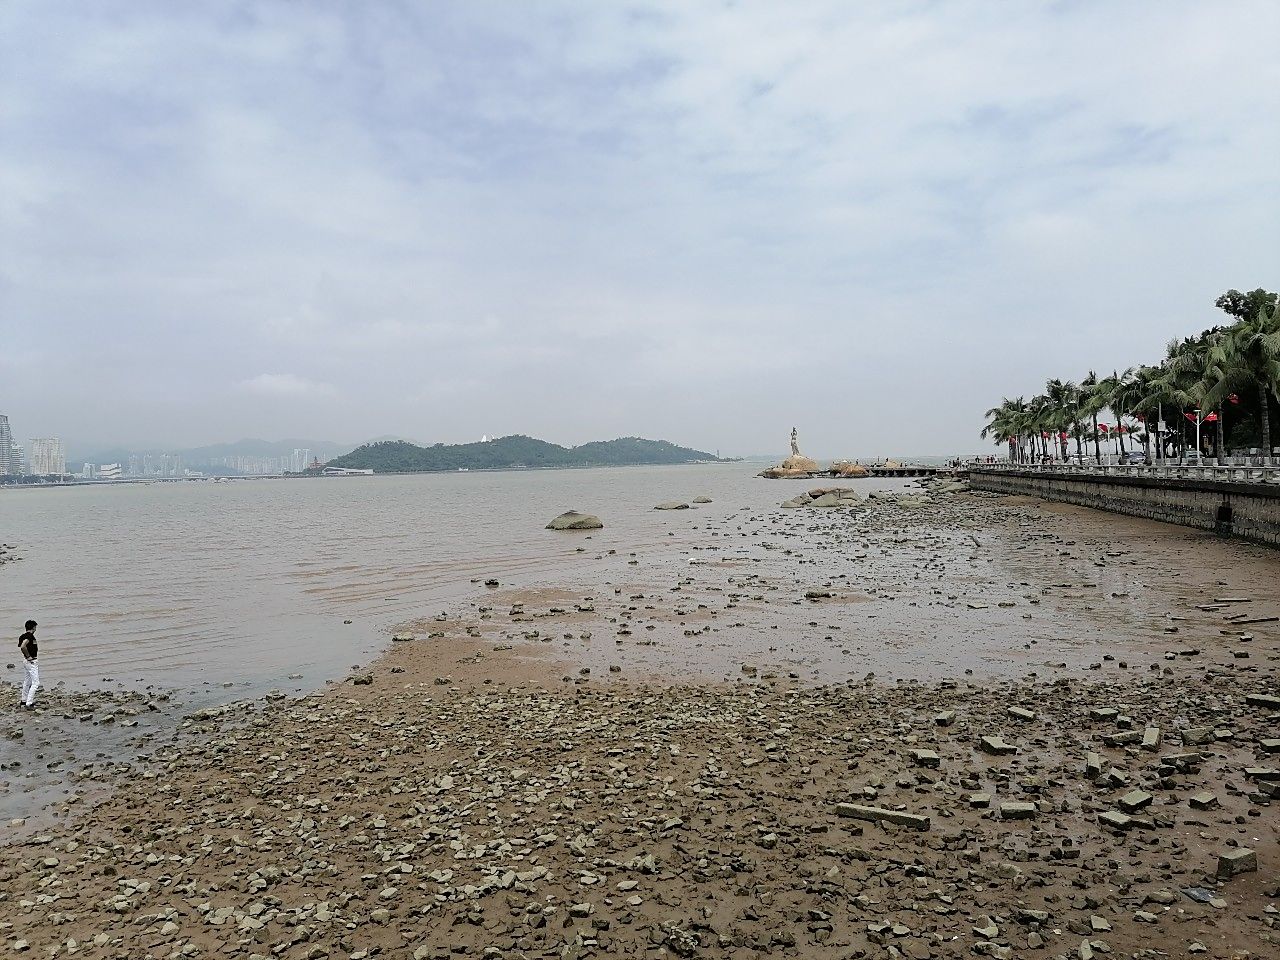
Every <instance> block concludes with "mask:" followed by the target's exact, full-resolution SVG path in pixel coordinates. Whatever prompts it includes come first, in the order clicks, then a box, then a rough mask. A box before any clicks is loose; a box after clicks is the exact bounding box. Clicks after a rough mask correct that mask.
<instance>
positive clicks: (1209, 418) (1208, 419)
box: [1204, 413, 1218, 423]
mask: <svg viewBox="0 0 1280 960" xmlns="http://www.w3.org/2000/svg"><path fill="white" fill-rule="evenodd" d="M1217 419H1218V415H1217V414H1216V413H1211V414H1209V415H1208V416H1207V417H1205V418H1204V422H1205V423H1214V422H1216V421H1217Z"/></svg>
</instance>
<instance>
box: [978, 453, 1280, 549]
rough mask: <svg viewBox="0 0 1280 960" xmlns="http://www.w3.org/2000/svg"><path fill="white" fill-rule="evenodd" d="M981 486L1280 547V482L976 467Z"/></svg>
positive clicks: (981, 487) (988, 489)
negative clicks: (1019, 470) (1115, 475)
mask: <svg viewBox="0 0 1280 960" xmlns="http://www.w3.org/2000/svg"><path fill="white" fill-rule="evenodd" d="M970 484H971V485H972V487H973V489H975V490H986V491H990V492H993V493H1008V494H1020V495H1023V496H1032V497H1040V498H1042V499H1044V500H1055V501H1059V502H1061V503H1074V504H1077V505H1079V506H1083V507H1094V508H1097V509H1099V510H1110V511H1112V512H1113V513H1126V514H1129V515H1130V516H1134V517H1145V518H1146V519H1148V520H1160V521H1163V522H1165V523H1176V524H1180V525H1182V526H1185V527H1198V528H1200V529H1202V530H1213V531H1216V532H1218V533H1221V534H1224V535H1230V536H1237V537H1243V538H1245V539H1248V540H1254V541H1257V542H1258V543H1266V544H1269V545H1271V546H1276V547H1280V486H1277V485H1275V484H1266V483H1246V482H1240V481H1220V480H1191V479H1165V478H1155V477H1136V476H1124V477H1113V476H1101V475H1098V476H1093V475H1070V474H1068V475H1054V474H1041V473H1033V472H1030V471H1028V472H1026V473H1017V472H1009V471H987V470H974V471H973V473H972V475H971V477H970Z"/></svg>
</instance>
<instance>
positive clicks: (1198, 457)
mask: <svg viewBox="0 0 1280 960" xmlns="http://www.w3.org/2000/svg"><path fill="white" fill-rule="evenodd" d="M1199 462H1200V408H1199V407H1196V463H1199Z"/></svg>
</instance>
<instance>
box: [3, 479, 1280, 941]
mask: <svg viewBox="0 0 1280 960" xmlns="http://www.w3.org/2000/svg"><path fill="white" fill-rule="evenodd" d="M656 516H658V517H662V518H663V519H662V520H661V521H660V522H662V523H666V524H669V525H670V528H669V532H670V533H671V537H670V540H671V541H672V542H671V544H670V547H669V548H668V550H667V551H666V553H665V554H663V555H661V556H659V555H658V553H659V552H658V551H649V552H637V553H635V554H632V555H630V556H628V555H626V554H625V553H618V554H617V555H616V556H614V555H612V554H610V553H609V552H607V551H602V552H601V555H602V557H603V558H604V559H605V560H607V561H611V562H616V568H614V569H616V576H614V577H612V578H610V579H608V580H607V582H597V583H594V584H564V585H561V586H555V587H549V586H538V585H526V584H512V585H503V584H499V583H498V582H497V581H496V580H491V581H490V582H489V583H487V584H483V583H482V584H478V585H477V588H476V589H477V592H476V595H475V598H474V601H473V603H472V604H471V605H470V607H468V608H466V609H459V610H453V611H445V612H443V613H441V614H440V615H438V616H434V617H428V618H425V619H423V620H422V621H420V622H416V623H412V624H406V625H404V627H403V628H402V629H401V630H400V631H398V634H397V635H398V637H400V638H401V639H402V640H403V641H404V642H400V643H394V644H392V645H391V647H390V649H389V651H388V653H387V654H386V655H385V656H384V657H382V658H381V659H380V660H378V661H377V662H376V663H374V664H372V665H370V666H365V667H361V668H359V669H357V670H355V671H353V672H352V674H351V675H350V676H349V677H348V678H346V680H345V681H343V682H340V683H334V684H332V685H330V686H329V687H327V688H325V689H324V690H321V691H317V692H316V693H314V694H312V695H310V696H305V697H302V698H300V699H290V698H283V697H272V698H269V699H266V700H263V701H258V702H256V703H253V704H245V705H232V706H228V707H223V708H219V709H216V710H208V711H203V712H201V713H198V714H196V715H195V716H193V717H190V718H189V719H188V720H187V721H186V722H185V725H184V727H183V729H182V730H181V731H180V732H179V731H174V732H173V733H172V734H171V737H170V739H164V738H162V737H157V738H155V740H154V741H153V742H152V744H151V746H150V748H149V750H150V752H149V755H148V756H147V758H146V759H145V760H142V761H139V762H138V763H137V764H131V765H130V766H129V767H128V769H127V771H125V772H124V775H123V776H122V771H120V770H115V769H110V768H109V766H108V767H103V768H96V767H93V766H91V765H90V766H87V767H86V768H84V769H80V770H77V771H76V776H75V780H76V782H77V784H78V790H79V791H80V793H79V796H78V797H72V798H71V799H72V801H73V802H70V803H66V802H64V803H61V804H58V805H56V806H55V807H54V808H53V810H52V813H53V815H54V817H55V819H54V820H53V821H51V822H46V823H40V824H39V825H38V829H32V828H31V827H32V825H31V824H23V823H19V822H15V823H12V824H11V825H10V834H9V836H10V840H9V843H8V845H7V846H6V847H5V848H4V849H3V857H2V859H0V918H2V919H0V945H3V946H4V949H5V951H6V954H5V955H8V954H9V953H12V954H13V955H15V956H22V955H30V956H69V955H84V956H87V957H113V958H125V957H128V958H130V960H133V958H146V957H155V958H161V957H163V958H170V957H201V956H228V957H247V958H253V957H259V958H262V960H267V958H275V957H280V958H284V960H292V958H308V960H319V958H324V957H334V958H337V957H344V958H353V960H361V958H366V957H374V956H385V957H414V958H416V960H423V958H440V960H444V958H452V957H468V956H474V957H488V958H506V957H512V958H515V957H590V956H601V957H603V956H646V957H655V958H657V957H663V956H674V957H743V958H746V957H759V956H793V957H833V958H837V957H838V958H862V957H876V958H880V957H885V958H900V957H910V958H928V957H963V956H974V955H978V956H991V957H999V958H1023V957H1045V958H1057V957H1070V958H1073V960H1076V958H1082V960H1087V958H1089V957H1095V956H1096V957H1101V956H1108V955H1109V956H1125V957H1153V958H1154V957H1183V956H1197V955H1202V956H1206V957H1228V958H1245V957H1258V958H1262V957H1272V956H1277V955H1280V943H1278V941H1280V924H1278V923H1277V919H1278V918H1280V913H1278V912H1277V906H1278V905H1280V901H1277V899H1276V896H1277V893H1280V891H1278V890H1277V887H1278V886H1280V844H1277V825H1276V810H1277V809H1278V808H1280V796H1277V794H1278V793H1280V772H1277V769H1276V768H1277V767H1280V755H1278V754H1277V752H1276V751H1277V750H1280V740H1277V738H1280V698H1278V694H1280V691H1278V690H1277V684H1276V664H1277V662H1280V648H1278V642H1277V641H1278V640H1280V632H1277V631H1276V630H1275V626H1276V625H1275V623H1274V622H1271V621H1269V620H1268V619H1267V614H1268V613H1269V612H1274V611H1275V608H1276V606H1277V604H1278V603H1280V596H1278V595H1277V594H1278V592H1280V590H1278V588H1277V587H1276V586H1275V584H1276V578H1275V577H1274V573H1275V564H1276V562H1277V560H1276V558H1275V556H1274V555H1272V554H1267V553H1265V552H1262V551H1260V550H1258V549H1256V548H1250V547H1243V546H1240V545H1236V544H1231V543H1221V542H1217V541H1214V540H1212V539H1211V538H1208V537H1204V538H1197V537H1198V535H1195V534H1192V533H1188V532H1187V531H1181V530H1177V529H1176V528H1164V527H1159V526H1157V525H1154V524H1137V523H1136V522H1130V521H1124V522H1123V525H1122V526H1121V527H1119V528H1117V526H1116V525H1115V524H1114V521H1113V518H1109V517H1101V516H1095V515H1092V514H1090V513H1089V512H1087V511H1080V510H1076V509H1074V508H1050V507H1045V506H1042V505H1040V504H1037V503H1034V502H1022V501H1016V500H1009V499H1000V498H995V497H986V496H979V495H974V494H967V493H963V492H951V493H945V494H941V493H940V494H932V495H930V494H925V495H923V496H913V497H907V498H897V499H880V500H875V499H873V500H868V501H866V502H861V503H858V502H851V503H850V504H848V505H847V506H846V505H843V504H842V505H838V506H835V507H833V508H831V509H827V510H821V511H812V512H810V511H804V510H793V511H781V510H779V511H776V512H763V513H758V512H750V511H745V510H734V509H732V508H723V509H722V508H720V507H716V508H715V510H714V511H711V510H706V511H703V510H694V509H690V510H682V511H678V512H675V511H673V512H670V513H662V514H657V515H656ZM1117 529H1123V530H1125V531H1126V532H1127V533H1136V534H1138V535H1140V536H1136V537H1134V538H1132V539H1130V538H1128V537H1120V538H1118V537H1117V535H1116V530H1117ZM549 535H550V534H549ZM556 536H561V534H556ZM563 536H566V537H569V536H573V537H574V538H575V542H574V544H566V549H569V550H580V549H586V550H588V551H589V550H591V549H592V548H593V541H592V540H591V536H592V532H591V531H587V532H583V533H578V534H563ZM1192 542H1194V545H1195V549H1196V550H1197V551H1199V553H1198V554H1197V555H1194V556H1193V555H1191V553H1190V552H1189V550H1188V549H1187V545H1188V544H1190V543H1192ZM1197 571H1198V572H1197ZM1244 611H1247V612H1244ZM1245 620H1254V621H1257V622H1256V623H1254V624H1244V623H1242V621H1245ZM48 709H50V710H55V709H57V708H56V707H55V706H54V705H52V704H50V707H49V708H48ZM39 722H40V718H39V717H37V718H36V720H35V721H34V722H33V725H38V724H39ZM30 735H31V734H28V736H30ZM86 801H88V802H86Z"/></svg>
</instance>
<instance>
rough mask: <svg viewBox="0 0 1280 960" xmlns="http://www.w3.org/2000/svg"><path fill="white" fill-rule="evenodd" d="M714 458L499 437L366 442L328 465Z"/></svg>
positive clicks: (495, 466)
mask: <svg viewBox="0 0 1280 960" xmlns="http://www.w3.org/2000/svg"><path fill="white" fill-rule="evenodd" d="M717 459H718V458H717V457H716V456H715V454H711V453H706V452H705V451H702V450H692V449H690V448H689V447H678V446H676V445H675V444H674V443H668V442H667V441H666V440H644V439H641V438H640V437H622V438H621V439H618V440H605V441H597V442H595V443H584V444H583V445H582V446H580V447H561V446H559V445H557V444H554V443H547V441H545V440H537V439H534V438H533V437H525V436H518V435H517V436H513V437H499V438H498V439H496V440H488V441H486V442H483V443H459V444H453V445H445V444H443V443H437V444H436V445H435V446H431V447H420V446H417V445H416V444H412V443H406V442H405V441H403V440H384V441H381V442H378V443H366V444H365V445H364V446H362V447H357V448H356V449H355V450H352V451H351V452H350V453H348V454H346V455H345V456H341V457H337V458H335V459H333V460H330V461H329V464H328V465H329V466H331V467H352V468H355V469H361V470H373V471H374V472H376V473H426V472H431V471H446V470H504V469H512V468H518V467H542V468H547V467H621V466H632V465H637V464H677V463H696V462H698V461H714V460H717Z"/></svg>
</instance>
